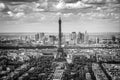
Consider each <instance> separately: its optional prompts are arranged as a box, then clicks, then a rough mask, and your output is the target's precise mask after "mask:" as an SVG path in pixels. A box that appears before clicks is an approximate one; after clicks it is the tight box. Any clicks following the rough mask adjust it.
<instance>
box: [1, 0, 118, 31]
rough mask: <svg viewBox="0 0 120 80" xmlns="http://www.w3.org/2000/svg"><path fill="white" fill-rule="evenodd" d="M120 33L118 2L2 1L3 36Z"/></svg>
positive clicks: (77, 0)
mask: <svg viewBox="0 0 120 80" xmlns="http://www.w3.org/2000/svg"><path fill="white" fill-rule="evenodd" d="M59 17H61V18H62V31H63V32H73V31H75V32H85V31H87V32H120V1H119V0H0V33H2V32H58V19H59Z"/></svg>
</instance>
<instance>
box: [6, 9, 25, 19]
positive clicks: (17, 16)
mask: <svg viewBox="0 0 120 80" xmlns="http://www.w3.org/2000/svg"><path fill="white" fill-rule="evenodd" d="M7 13H8V15H9V16H10V17H12V18H15V19H17V18H21V17H23V16H24V15H25V14H24V13H23V12H18V13H16V14H15V13H13V12H11V11H8V12H7Z"/></svg>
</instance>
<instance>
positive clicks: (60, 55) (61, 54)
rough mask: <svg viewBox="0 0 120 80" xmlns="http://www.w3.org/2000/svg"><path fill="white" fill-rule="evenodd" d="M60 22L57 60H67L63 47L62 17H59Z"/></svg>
mask: <svg viewBox="0 0 120 80" xmlns="http://www.w3.org/2000/svg"><path fill="white" fill-rule="evenodd" d="M58 24H59V34H58V37H59V42H58V49H57V56H56V60H59V61H62V60H63V61H65V60H66V59H65V57H66V54H65V53H64V50H63V48H62V46H61V45H62V29H61V24H62V20H61V17H59V20H58Z"/></svg>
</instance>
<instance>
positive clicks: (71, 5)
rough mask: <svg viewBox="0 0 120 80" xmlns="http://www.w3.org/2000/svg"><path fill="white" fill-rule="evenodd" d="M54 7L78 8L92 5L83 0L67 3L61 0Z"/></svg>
mask: <svg viewBox="0 0 120 80" xmlns="http://www.w3.org/2000/svg"><path fill="white" fill-rule="evenodd" d="M54 7H55V8H56V9H77V8H86V7H91V5H88V4H84V3H82V2H81V1H78V2H76V3H65V2H64V1H63V0H60V1H59V3H58V4H57V5H55V6H54Z"/></svg>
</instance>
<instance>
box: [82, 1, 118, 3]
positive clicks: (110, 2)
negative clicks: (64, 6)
mask: <svg viewBox="0 0 120 80" xmlns="http://www.w3.org/2000/svg"><path fill="white" fill-rule="evenodd" d="M81 1H82V2H84V3H118V2H119V0H81Z"/></svg>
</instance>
